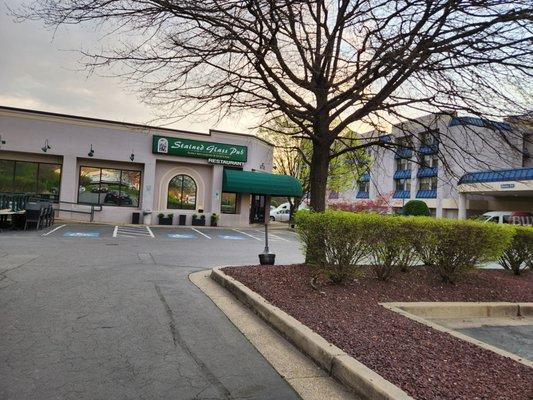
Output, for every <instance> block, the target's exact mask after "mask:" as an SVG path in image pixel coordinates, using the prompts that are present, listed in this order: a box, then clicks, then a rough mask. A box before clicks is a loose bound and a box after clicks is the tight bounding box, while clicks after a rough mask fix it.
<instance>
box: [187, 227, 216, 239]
mask: <svg viewBox="0 0 533 400" xmlns="http://www.w3.org/2000/svg"><path fill="white" fill-rule="evenodd" d="M191 229H192V230H193V231H195V232H198V233H199V234H200V235H202V236H204V237H206V238H208V239H211V236H207V235H206V234H205V233H203V232H200V231H199V230H198V229H196V228H191Z"/></svg>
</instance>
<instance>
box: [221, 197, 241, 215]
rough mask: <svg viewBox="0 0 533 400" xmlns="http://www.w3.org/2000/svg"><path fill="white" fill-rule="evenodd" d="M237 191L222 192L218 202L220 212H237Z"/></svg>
mask: <svg viewBox="0 0 533 400" xmlns="http://www.w3.org/2000/svg"><path fill="white" fill-rule="evenodd" d="M237 201H238V196H237V193H228V192H223V193H222V201H221V203H220V212H221V213H222V214H237Z"/></svg>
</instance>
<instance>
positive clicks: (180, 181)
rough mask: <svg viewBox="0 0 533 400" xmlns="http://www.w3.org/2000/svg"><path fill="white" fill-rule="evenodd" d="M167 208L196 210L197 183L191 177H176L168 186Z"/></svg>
mask: <svg viewBox="0 0 533 400" xmlns="http://www.w3.org/2000/svg"><path fill="white" fill-rule="evenodd" d="M167 208H169V209H174V210H194V209H196V182H195V181H194V179H192V178H191V177H190V176H189V175H176V176H175V177H174V178H172V179H171V180H170V182H169V184H168V195H167Z"/></svg>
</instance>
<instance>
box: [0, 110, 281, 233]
mask: <svg viewBox="0 0 533 400" xmlns="http://www.w3.org/2000/svg"><path fill="white" fill-rule="evenodd" d="M154 134H157V135H162V136H170V137H176V138H182V139H192V140H201V141H208V142H209V141H212V142H218V143H226V144H235V145H243V146H247V148H248V157H247V161H246V163H245V164H244V166H243V169H244V170H261V171H265V172H271V171H272V155H273V148H272V146H271V145H269V144H267V143H265V142H264V141H262V140H260V139H257V138H255V137H253V136H251V135H245V134H235V133H230V132H224V131H218V130H210V132H209V134H201V133H192V132H186V131H179V130H169V129H164V128H161V129H160V128H156V127H148V126H138V125H133V124H122V123H117V122H112V121H101V120H90V119H86V118H81V117H71V116H61V115H53V114H48V113H40V112H34V111H28V110H15V109H8V108H1V107H0V135H1V136H2V139H3V140H5V142H6V143H5V144H0V159H15V160H25V161H46V162H58V163H61V164H62V172H61V188H60V202H61V208H62V209H69V210H74V211H87V210H89V209H90V206H87V205H81V204H77V200H78V183H79V182H78V181H79V168H80V166H82V165H84V166H94V167H108V168H122V169H129V170H138V171H141V188H140V201H139V206H138V207H122V206H121V207H118V206H108V205H104V206H102V211H100V212H96V213H95V221H101V222H110V223H129V222H131V216H132V212H143V211H146V212H147V213H149V214H148V215H146V217H145V218H144V222H145V223H148V224H150V223H151V224H153V223H157V214H158V213H159V212H163V213H171V212H172V213H173V214H174V215H175V216H177V215H178V214H186V215H188V218H187V222H188V223H190V218H191V217H190V215H192V214H194V212H195V211H193V210H167V209H166V193H167V190H168V182H169V181H170V179H172V177H173V176H175V175H177V174H179V173H186V174H187V175H190V176H192V177H193V179H194V180H195V181H196V183H197V186H198V194H197V203H196V206H197V209H199V208H202V209H203V210H204V212H205V214H206V220H207V221H209V217H210V214H211V213H212V212H215V213H217V214H220V201H221V195H222V172H223V167H222V166H221V165H213V164H209V163H208V161H207V160H205V159H200V158H191V157H177V156H170V155H164V154H152V136H153V135H154ZM45 140H47V141H48V144H49V145H50V146H51V148H50V149H49V150H48V151H47V152H46V154H45V153H44V152H43V151H42V150H41V147H43V145H44V143H45ZM91 145H92V148H93V150H94V155H93V157H89V156H88V152H89V149H90V147H91ZM132 153H133V154H134V161H131V160H130V155H131V154H132ZM240 197H241V202H240V205H239V209H240V213H239V214H238V215H222V216H221V218H220V222H219V223H220V224H221V225H223V224H228V225H229V224H234V225H247V224H248V219H249V204H250V200H249V197H250V196H249V195H246V194H243V195H241V196H240ZM70 203H74V204H70ZM59 217H60V218H66V219H74V220H82V221H88V220H89V216H88V215H86V214H78V213H73V212H61V213H60V215H59ZM176 218H177V217H176Z"/></svg>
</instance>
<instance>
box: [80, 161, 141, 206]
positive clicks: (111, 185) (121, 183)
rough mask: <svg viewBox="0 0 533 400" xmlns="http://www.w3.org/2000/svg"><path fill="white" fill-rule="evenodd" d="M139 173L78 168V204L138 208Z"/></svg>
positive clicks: (85, 167)
mask: <svg viewBox="0 0 533 400" xmlns="http://www.w3.org/2000/svg"><path fill="white" fill-rule="evenodd" d="M140 189H141V171H130V170H122V169H115V168H99V167H87V166H83V167H81V168H80V175H79V181H78V203H82V204H95V205H106V206H120V207H139V198H140Z"/></svg>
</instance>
